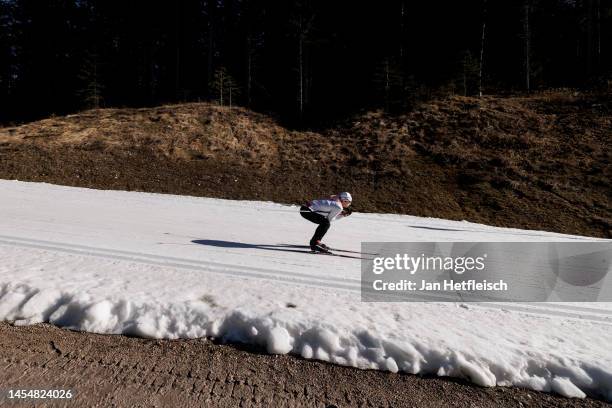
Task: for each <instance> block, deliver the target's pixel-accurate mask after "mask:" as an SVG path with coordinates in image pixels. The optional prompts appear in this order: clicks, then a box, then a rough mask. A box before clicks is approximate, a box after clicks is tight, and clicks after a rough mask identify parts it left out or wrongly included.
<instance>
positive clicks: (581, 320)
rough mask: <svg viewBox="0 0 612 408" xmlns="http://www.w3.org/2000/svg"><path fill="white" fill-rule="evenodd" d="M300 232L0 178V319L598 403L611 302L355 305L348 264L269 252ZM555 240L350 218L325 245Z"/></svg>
mask: <svg viewBox="0 0 612 408" xmlns="http://www.w3.org/2000/svg"><path fill="white" fill-rule="evenodd" d="M355 198H356V200H359V197H358V195H356V197H355ZM313 229H314V224H311V223H309V222H307V221H306V220H304V219H302V218H301V217H300V216H299V214H298V212H297V207H291V206H285V205H279V204H274V203H264V202H254V201H228V200H218V199H207V198H194V197H182V196H173V195H159V194H148V193H133V192H122V191H99V190H88V189H82V188H71V187H62V186H54V185H48V184H40V183H24V182H18V181H4V180H0V254H1V259H2V262H1V263H0V319H3V320H11V321H12V320H14V321H15V322H16V323H17V324H32V323H37V322H43V321H47V322H51V323H53V324H56V325H59V326H62V327H68V328H72V329H78V330H86V331H90V332H97V333H116V334H120V333H123V334H129V335H136V336H143V337H154V338H171V339H174V338H181V337H182V338H186V337H202V336H214V337H220V338H223V339H225V340H228V341H241V342H248V343H255V344H258V345H261V346H263V347H265V348H266V349H267V350H268V351H269V352H270V353H294V354H299V355H302V356H303V357H306V358H316V359H320V360H326V361H330V362H334V363H338V364H343V365H351V366H356V367H361V368H374V369H381V370H390V371H405V372H409V373H422V374H439V375H449V376H455V377H462V378H466V379H469V380H471V381H473V382H474V383H476V384H479V385H485V386H492V385H496V384H497V385H517V386H522V387H528V388H532V389H535V390H544V391H554V392H557V393H560V394H562V395H565V396H576V397H582V396H584V395H585V393H586V394H588V395H598V396H603V398H606V399H608V400H612V304H608V303H572V304H568V303H549V304H544V303H541V304H536V303H533V304H525V303H513V304H510V303H504V304H502V303H487V304H473V303H470V304H458V303H362V302H361V301H360V294H359V287H360V286H359V285H360V282H359V278H360V261H359V260H356V259H347V258H339V257H327V256H321V255H311V254H308V253H302V252H300V251H302V250H301V249H296V248H293V247H287V246H283V245H303V244H305V243H307V241H308V239H309V238H310V235H311V234H312V232H313ZM567 239H576V240H578V239H583V238H579V237H573V236H566V235H560V234H553V233H547V232H538V231H523V230H516V229H502V228H494V227H488V226H485V225H479V224H472V223H467V222H457V221H446V220H440V219H431V218H419V217H412V216H404V215H384V214H359V213H355V214H353V215H352V216H351V217H349V218H347V219H344V220H341V221H338V222H337V223H334V224H333V225H332V228H331V229H330V231H329V233H328V235H327V236H326V239H325V241H326V242H327V243H328V244H330V245H331V246H337V247H340V248H344V249H352V250H359V248H360V243H361V242H362V241H430V242H431V241H551V240H567Z"/></svg>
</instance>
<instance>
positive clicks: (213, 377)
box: [0, 323, 612, 407]
mask: <svg viewBox="0 0 612 408" xmlns="http://www.w3.org/2000/svg"><path fill="white" fill-rule="evenodd" d="M0 359H1V360H0V364H1V367H2V369H1V370H0V390H1V392H2V396H1V397H0V405H2V406H32V405H34V403H35V405H36V406H67V407H83V406H91V407H94V406H95V407H107V406H120V407H145V406H147V407H188V406H206V407H238V406H240V407H283V406H285V407H466V406H471V407H523V406H530V407H611V406H612V404H607V403H604V402H601V401H596V400H592V399H585V400H578V399H566V398H562V397H558V396H554V395H550V394H544V393H538V392H533V391H528V390H522V389H517V388H503V387H496V388H480V387H477V386H473V385H470V384H468V383H465V382H462V381H457V380H452V379H444V378H423V377H419V376H414V375H400V374H391V373H385V372H378V371H365V370H358V369H354V368H348V367H340V366H335V365H332V364H326V363H322V362H317V361H308V360H303V359H300V358H297V357H292V356H272V355H267V354H262V353H259V352H258V351H257V350H247V349H243V348H241V347H240V346H236V345H218V344H214V342H212V341H210V340H197V339H196V340H176V341H170V340H146V339H138V338H128V337H125V336H109V335H97V334H90V333H79V332H71V331H67V330H62V329H58V328H56V327H53V326H50V325H46V324H41V325H35V326H26V327H15V326H12V325H10V324H8V323H0ZM23 388H38V389H41V388H44V389H50V388H52V389H64V390H65V389H71V390H73V392H74V397H73V398H72V399H71V400H53V401H51V400H46V401H43V400H37V401H33V400H27V401H16V400H7V399H6V396H7V393H8V390H9V389H23Z"/></svg>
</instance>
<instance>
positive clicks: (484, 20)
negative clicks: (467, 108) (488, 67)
mask: <svg viewBox="0 0 612 408" xmlns="http://www.w3.org/2000/svg"><path fill="white" fill-rule="evenodd" d="M486 27H487V0H484V1H483V2H482V37H481V39H480V66H479V68H478V95H479V96H480V97H482V67H483V65H484V46H485V33H486ZM464 76H465V70H464ZM464 82H465V78H464ZM464 88H466V89H465V93H466V94H467V85H464Z"/></svg>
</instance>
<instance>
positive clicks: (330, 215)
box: [306, 199, 344, 221]
mask: <svg viewBox="0 0 612 408" xmlns="http://www.w3.org/2000/svg"><path fill="white" fill-rule="evenodd" d="M306 206H307V207H308V208H310V210H311V211H312V212H315V213H317V214H321V215H322V216H324V217H327V219H328V220H330V221H336V220H339V219H340V218H343V217H344V214H342V210H343V208H342V204H340V201H337V200H326V199H322V200H312V201H309V202H308V203H306Z"/></svg>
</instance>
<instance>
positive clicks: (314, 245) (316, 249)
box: [310, 241, 330, 253]
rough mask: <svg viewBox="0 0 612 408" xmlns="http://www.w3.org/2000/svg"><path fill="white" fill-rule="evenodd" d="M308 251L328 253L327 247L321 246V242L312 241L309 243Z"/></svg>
mask: <svg viewBox="0 0 612 408" xmlns="http://www.w3.org/2000/svg"><path fill="white" fill-rule="evenodd" d="M310 250H311V251H312V252H325V253H329V252H330V251H329V249H328V248H327V245H325V244H323V243H322V242H321V241H314V242H311V243H310Z"/></svg>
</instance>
